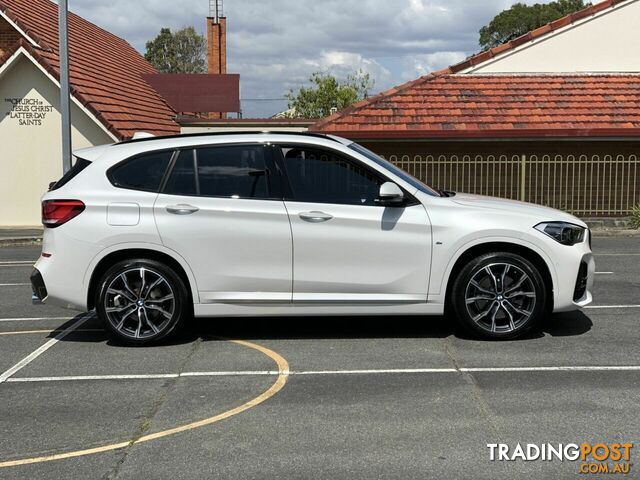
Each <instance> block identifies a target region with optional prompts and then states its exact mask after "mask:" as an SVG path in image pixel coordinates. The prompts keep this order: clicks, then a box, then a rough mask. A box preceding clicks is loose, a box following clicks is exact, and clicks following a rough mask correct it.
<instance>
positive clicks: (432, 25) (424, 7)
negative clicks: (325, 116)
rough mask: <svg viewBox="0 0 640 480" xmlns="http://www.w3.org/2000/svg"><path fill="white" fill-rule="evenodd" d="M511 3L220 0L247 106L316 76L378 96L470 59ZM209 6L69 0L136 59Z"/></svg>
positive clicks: (199, 23) (186, 0)
mask: <svg viewBox="0 0 640 480" xmlns="http://www.w3.org/2000/svg"><path fill="white" fill-rule="evenodd" d="M516 1H517V0H482V1H479V0H393V1H391V2H390V1H388V0H322V1H318V0H268V1H265V0H225V13H226V15H227V17H228V20H227V22H228V45H229V52H228V61H229V71H230V72H237V73H240V74H241V78H242V80H241V81H242V96H243V97H245V98H280V97H282V95H283V93H284V92H285V91H287V90H288V89H289V88H297V87H299V86H300V85H302V84H304V83H305V82H306V81H307V79H308V78H309V76H310V75H311V73H313V72H314V71H316V70H319V69H326V70H330V71H332V72H335V73H336V74H337V75H347V74H348V73H350V72H352V71H353V70H357V69H358V68H362V69H363V70H365V71H367V72H369V73H370V74H371V75H372V77H373V78H374V79H375V81H376V90H382V89H385V88H388V87H390V86H392V85H397V84H399V83H402V82H404V81H406V80H410V79H412V78H415V77H417V76H419V75H423V74H425V73H427V72H429V71H431V70H436V69H439V68H442V67H444V66H447V65H449V64H452V63H456V62H457V61H459V60H461V59H463V58H464V57H466V56H467V55H469V54H471V53H474V52H475V51H477V50H478V30H479V29H480V27H481V26H482V25H485V24H486V23H487V22H488V21H489V20H490V19H491V18H492V17H493V16H494V15H495V14H496V13H498V12H499V11H501V10H503V9H505V8H507V7H508V6H510V5H512V4H513V3H516ZM535 1H536V0H526V2H527V3H534V2H535ZM543 1H547V0H543ZM208 5H209V2H208V0H181V1H180V2H170V1H166V0H136V1H135V2H132V1H131V0H70V8H71V9H72V10H73V11H75V12H77V13H78V14H80V15H82V16H84V17H85V18H87V19H89V20H91V21H93V22H94V23H97V24H98V25H100V26H102V27H104V28H106V29H107V30H109V31H111V32H113V33H115V34H116V35H119V36H121V37H124V38H125V39H127V40H128V41H129V42H130V43H131V44H133V45H134V46H135V47H136V48H137V49H138V50H140V51H141V52H144V46H145V42H146V41H148V40H150V39H152V38H153V37H155V35H157V33H158V32H159V30H160V28H162V27H171V28H180V27H184V26H189V25H193V26H195V27H196V29H197V30H199V31H201V32H204V30H205V17H206V15H207V10H208ZM264 113H269V112H264Z"/></svg>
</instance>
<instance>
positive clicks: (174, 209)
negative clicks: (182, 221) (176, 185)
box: [166, 203, 200, 215]
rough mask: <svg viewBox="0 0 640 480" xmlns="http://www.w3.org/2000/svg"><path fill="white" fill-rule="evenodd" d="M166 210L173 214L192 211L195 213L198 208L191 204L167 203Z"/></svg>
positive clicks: (187, 213) (186, 213)
mask: <svg viewBox="0 0 640 480" xmlns="http://www.w3.org/2000/svg"><path fill="white" fill-rule="evenodd" d="M166 210H167V212H169V213H173V214H174V215H191V214H192V213H196V212H197V211H198V210H200V209H199V208H198V207H195V206H193V205H187V204H183V203H181V204H180V205H167V207H166Z"/></svg>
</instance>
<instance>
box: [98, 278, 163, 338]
mask: <svg viewBox="0 0 640 480" xmlns="http://www.w3.org/2000/svg"><path fill="white" fill-rule="evenodd" d="M104 308H105V312H106V314H107V318H108V320H109V322H110V323H111V325H112V326H113V327H114V328H115V329H116V330H117V331H118V332H119V333H121V334H122V335H124V336H126V337H129V338H134V339H147V338H152V337H156V336H158V335H159V334H161V333H162V332H163V331H164V330H166V328H167V326H168V325H169V323H170V321H171V319H172V318H173V313H174V311H175V296H174V292H173V289H172V288H171V285H170V284H169V282H168V281H167V279H166V278H164V277H163V276H162V275H161V274H160V273H158V272H156V271H154V270H150V269H148V268H144V267H137V268H132V269H129V270H125V271H124V272H122V273H120V274H119V275H118V276H116V277H115V278H114V279H113V280H112V281H111V283H109V286H108V287H107V293H106V295H105V299H104Z"/></svg>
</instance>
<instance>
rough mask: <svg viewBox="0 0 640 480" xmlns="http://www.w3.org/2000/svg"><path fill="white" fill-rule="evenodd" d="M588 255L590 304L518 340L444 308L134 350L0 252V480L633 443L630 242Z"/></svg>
mask: <svg viewBox="0 0 640 480" xmlns="http://www.w3.org/2000/svg"><path fill="white" fill-rule="evenodd" d="M594 250H595V252H596V262H597V270H598V272H600V273H599V274H598V275H597V277H596V286H595V302H594V305H593V307H592V308H589V309H587V310H585V311H583V312H575V313H570V314H562V315H554V316H552V317H551V318H548V319H547V321H546V322H545V324H544V327H543V331H542V332H540V333H537V334H532V335H530V336H529V337H527V338H525V339H521V340H518V341H510V342H480V341H475V340H471V339H468V338H464V337H463V336H460V335H457V334H456V333H455V332H454V330H453V329H452V328H451V322H450V321H449V320H447V319H446V318H433V319H430V318H427V319H421V318H415V317H406V318H386V317H383V318H349V319H345V318H293V319H282V318H279V319H218V320H214V319H206V320H198V321H194V322H193V323H192V324H191V325H190V326H189V328H188V329H187V330H185V331H184V332H183V333H182V334H181V335H180V336H179V337H178V338H176V339H175V340H173V341H172V342H171V343H169V344H166V345H162V346H159V347H154V348H144V349H140V348H137V349H136V348H126V347H122V346H120V345H117V344H114V343H113V342H111V341H110V340H109V339H108V338H107V336H106V334H105V332H104V331H103V330H102V328H101V326H100V324H99V323H98V322H97V321H96V319H95V318H93V317H92V316H91V315H90V314H85V315H77V316H75V317H74V313H73V312H69V311H66V310H62V309H58V308H55V307H50V306H32V305H30V286H29V285H28V284H27V283H28V276H29V273H30V271H31V266H30V265H31V263H32V262H33V260H34V259H35V258H37V256H38V254H39V250H38V249H37V248H32V247H23V248H1V249H0V382H1V383H0V409H1V414H0V478H2V479H14V478H15V479H18V478H19V479H38V478H65V479H66V478H81V479H85V478H105V479H107V478H108V479H116V478H117V479H140V478H145V479H160V478H168V479H169V478H170V479H180V478H243V479H245V478H276V477H279V478H345V479H354V478H362V479H371V478H474V479H480V478H505V479H507V478H509V479H511V478H519V477H524V476H527V477H529V478H565V477H572V476H575V475H577V464H576V463H574V462H564V463H561V462H559V461H557V460H556V461H551V462H549V461H533V462H490V461H489V451H488V448H487V444H488V443H508V444H510V445H514V446H515V444H517V443H518V442H521V443H547V442H548V443H552V444H558V443H582V442H605V443H612V442H623V443H624V442H626V443H635V444H638V443H639V442H640V438H639V433H638V432H640V428H639V427H640V350H639V349H638V345H640V328H638V326H639V324H640V298H639V293H640V237H639V236H636V237H612V238H596V239H595V240H594ZM72 317H73V318H72ZM230 340H237V342H233V341H230ZM632 458H633V459H634V460H635V461H632V463H634V464H637V463H638V461H637V460H638V458H640V445H637V446H636V447H635V449H634V451H633V452H632ZM630 476H631V477H633V478H638V477H640V464H638V465H637V467H636V466H633V467H632V473H631V474H630Z"/></svg>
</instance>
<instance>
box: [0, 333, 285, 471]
mask: <svg viewBox="0 0 640 480" xmlns="http://www.w3.org/2000/svg"><path fill="white" fill-rule="evenodd" d="M230 341H231V342H233V343H236V344H238V345H242V346H244V347H248V348H252V349H254V350H257V351H259V352H261V353H263V354H264V355H266V356H267V357H269V358H271V359H272V360H273V361H274V362H275V363H276V364H277V365H278V378H277V379H276V381H275V383H274V384H273V385H271V386H270V387H269V388H268V389H267V390H265V391H264V392H262V393H261V394H260V395H258V396H257V397H255V398H254V399H252V400H249V401H248V402H246V403H243V404H242V405H239V406H237V407H235V408H232V409H231V410H227V411H226V412H222V413H219V414H218V415H214V416H213V417H209V418H205V419H203V420H199V421H197V422H192V423H188V424H186V425H181V426H179V427H174V428H170V429H167V430H162V431H160V432H156V433H151V434H149V435H144V436H142V437H140V438H137V439H134V440H130V441H126V442H119V443H112V444H110V445H103V446H101V447H95V448H88V449H86V450H75V451H71V452H65V453H57V454H54V455H46V456H43V457H32V458H22V459H19V460H10V461H7V462H0V468H5V467H16V466H19V465H30V464H33V463H42V462H52V461H54V460H64V459H67V458H75V457H84V456H86V455H94V454H96V453H103V452H110V451H113V450H119V449H121V448H125V447H129V446H132V445H136V444H138V443H143V442H149V441H152V440H157V439H159V438H164V437H168V436H170V435H175V434H177V433H181V432H186V431H189V430H194V429H196V428H201V427H205V426H207V425H212V424H214V423H217V422H219V421H221V420H225V419H227V418H229V417H233V416H235V415H238V414H239V413H242V412H244V411H246V410H249V409H250V408H253V407H255V406H257V405H259V404H261V403H262V402H264V401H266V400H268V399H269V398H271V397H273V396H274V395H275V394H276V393H278V392H279V391H280V390H282V388H283V387H284V385H285V384H286V383H287V378H288V377H289V363H288V362H287V360H286V359H285V358H284V357H282V356H281V355H280V354H278V353H277V352H274V351H273V350H270V349H268V348H266V347H263V346H262V345H258V344H256V343H251V342H246V341H244V340H230Z"/></svg>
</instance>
